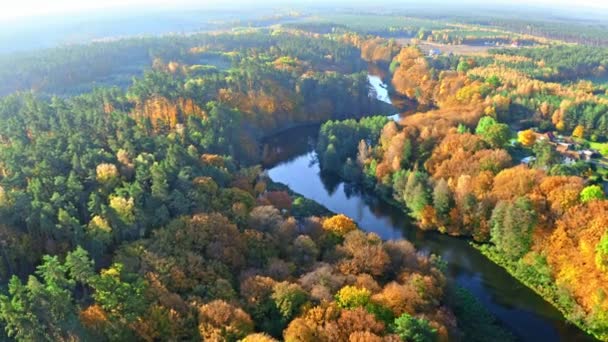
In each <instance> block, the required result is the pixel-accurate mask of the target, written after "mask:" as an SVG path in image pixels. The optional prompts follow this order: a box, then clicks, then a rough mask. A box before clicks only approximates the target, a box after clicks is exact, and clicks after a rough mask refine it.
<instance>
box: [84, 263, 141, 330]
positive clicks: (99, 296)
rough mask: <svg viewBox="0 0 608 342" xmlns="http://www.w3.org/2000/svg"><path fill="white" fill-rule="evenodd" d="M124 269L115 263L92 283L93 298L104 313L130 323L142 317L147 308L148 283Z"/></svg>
mask: <svg viewBox="0 0 608 342" xmlns="http://www.w3.org/2000/svg"><path fill="white" fill-rule="evenodd" d="M123 268H124V267H123V265H122V264H119V263H115V264H113V265H112V266H111V267H109V268H107V269H105V270H102V271H101V273H100V275H99V276H97V277H95V279H92V280H91V281H90V283H91V286H92V287H93V289H94V290H95V292H94V293H93V298H94V299H95V301H96V302H97V303H98V304H99V305H100V306H101V307H102V308H103V309H104V311H106V312H107V313H108V314H110V316H112V317H114V318H115V319H118V320H121V321H126V322H129V321H133V320H135V319H137V318H138V317H139V316H141V315H142V313H143V311H144V310H145V308H146V299H145V298H144V293H145V289H146V283H145V281H144V280H143V279H142V278H140V277H138V276H136V275H133V274H127V272H125V271H124V270H123ZM128 278H131V279H130V281H127V280H126V279H128Z"/></svg>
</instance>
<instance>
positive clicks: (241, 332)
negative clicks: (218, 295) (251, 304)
mask: <svg viewBox="0 0 608 342" xmlns="http://www.w3.org/2000/svg"><path fill="white" fill-rule="evenodd" d="M198 312H199V313H198V322H199V323H198V330H199V332H200V334H201V337H202V338H203V340H204V341H217V342H220V341H226V340H228V341H231V340H239V339H241V338H244V337H245V336H247V335H248V334H249V333H251V332H253V321H252V320H251V318H250V317H249V315H248V314H247V313H246V312H245V311H243V310H242V309H240V308H238V307H235V306H233V305H231V304H228V303H226V302H225V301H222V300H214V301H212V302H210V303H208V304H204V305H202V306H201V307H200V308H199V310H198Z"/></svg>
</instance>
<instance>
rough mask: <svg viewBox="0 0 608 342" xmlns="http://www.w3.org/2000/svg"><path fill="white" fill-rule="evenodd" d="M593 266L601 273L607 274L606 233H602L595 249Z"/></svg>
mask: <svg viewBox="0 0 608 342" xmlns="http://www.w3.org/2000/svg"><path fill="white" fill-rule="evenodd" d="M595 265H596V266H597V268H598V269H600V270H601V271H603V272H608V233H604V235H602V238H601V239H600V242H599V243H598V244H597V246H596V247H595Z"/></svg>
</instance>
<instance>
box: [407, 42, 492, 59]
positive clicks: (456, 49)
mask: <svg viewBox="0 0 608 342" xmlns="http://www.w3.org/2000/svg"><path fill="white" fill-rule="evenodd" d="M397 42H399V43H400V44H402V45H408V44H417V45H418V46H419V47H420V49H421V50H422V51H423V52H424V53H425V54H428V52H429V51H430V50H431V49H439V50H440V51H441V53H442V54H449V53H450V52H451V53H453V54H454V55H467V56H471V55H475V56H485V55H487V54H488V50H490V49H493V48H496V46H492V45H487V46H485V45H484V46H474V45H448V44H440V43H432V42H425V41H420V40H417V39H411V38H401V39H397Z"/></svg>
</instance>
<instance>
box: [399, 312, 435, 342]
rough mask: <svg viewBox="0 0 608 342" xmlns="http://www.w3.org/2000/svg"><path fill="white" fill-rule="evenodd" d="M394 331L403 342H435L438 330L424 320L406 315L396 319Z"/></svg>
mask: <svg viewBox="0 0 608 342" xmlns="http://www.w3.org/2000/svg"><path fill="white" fill-rule="evenodd" d="M393 330H394V331H395V333H396V334H397V335H399V337H401V339H402V340H403V341H413V342H434V341H436V340H437V330H436V329H435V328H432V327H431V326H430V325H429V321H427V320H426V319H424V318H417V317H413V316H411V315H409V314H408V313H404V314H402V315H401V316H399V317H398V318H396V319H395V324H394V327H393Z"/></svg>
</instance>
